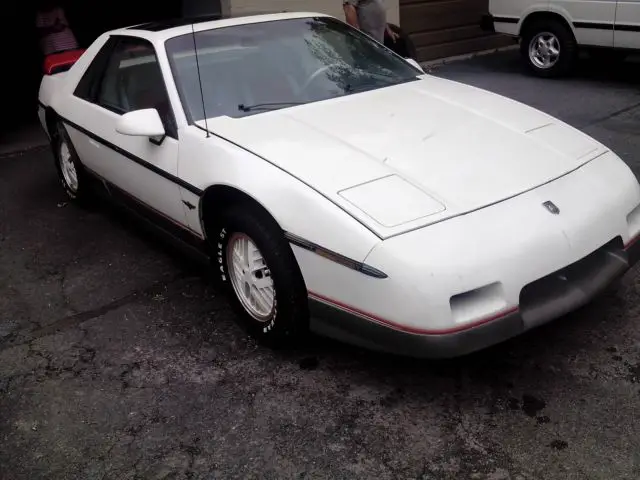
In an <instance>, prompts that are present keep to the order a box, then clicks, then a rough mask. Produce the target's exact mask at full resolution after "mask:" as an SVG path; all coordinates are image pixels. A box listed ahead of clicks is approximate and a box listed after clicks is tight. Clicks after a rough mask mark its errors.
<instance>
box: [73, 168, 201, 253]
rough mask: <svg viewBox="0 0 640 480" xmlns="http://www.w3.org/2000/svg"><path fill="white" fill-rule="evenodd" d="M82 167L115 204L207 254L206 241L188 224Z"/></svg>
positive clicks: (175, 238)
mask: <svg viewBox="0 0 640 480" xmlns="http://www.w3.org/2000/svg"><path fill="white" fill-rule="evenodd" d="M84 169H85V171H86V172H87V173H88V174H89V177H90V178H93V179H95V180H96V181H98V182H100V183H101V184H102V186H103V187H104V189H105V191H106V192H107V194H108V196H109V198H111V200H113V202H114V203H115V204H116V205H118V206H121V207H123V208H125V209H126V210H127V211H129V212H130V213H132V214H134V215H135V216H136V217H138V218H140V219H141V220H144V221H146V222H147V223H148V224H149V225H151V226H153V227H155V228H156V229H160V230H162V231H163V232H164V233H166V234H168V235H169V236H170V237H172V238H173V239H174V240H178V241H180V242H181V243H182V244H184V245H186V246H188V247H190V248H192V249H195V250H197V251H199V252H201V253H203V254H205V255H206V254H207V249H206V246H207V242H206V240H205V239H204V238H203V237H202V236H201V235H200V234H198V233H197V232H194V231H193V230H191V229H190V228H189V227H188V226H186V225H183V224H180V223H178V222H176V221H174V220H172V219H170V218H169V217H167V216H166V215H164V214H163V213H161V212H159V211H158V210H156V209H155V208H153V207H151V206H149V205H148V204H146V203H145V202H143V201H142V200H140V199H138V198H137V197H135V196H133V195H131V194H130V193H128V192H126V191H124V190H122V189H121V188H120V187H118V186H116V185H114V184H113V183H111V182H109V181H108V180H106V179H105V178H103V177H102V176H101V175H99V174H97V173H96V172H94V171H93V170H91V169H89V168H87V167H84Z"/></svg>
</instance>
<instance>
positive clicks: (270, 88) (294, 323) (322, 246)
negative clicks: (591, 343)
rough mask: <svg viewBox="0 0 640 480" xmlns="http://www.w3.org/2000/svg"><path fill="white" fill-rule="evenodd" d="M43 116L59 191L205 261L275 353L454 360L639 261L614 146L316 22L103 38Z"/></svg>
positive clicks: (181, 23)
mask: <svg viewBox="0 0 640 480" xmlns="http://www.w3.org/2000/svg"><path fill="white" fill-rule="evenodd" d="M39 100H40V110H39V113H40V118H41V121H42V125H43V126H44V128H45V130H46V131H47V132H48V134H49V136H50V139H51V144H52V146H53V151H54V154H55V159H56V165H57V168H58V171H59V176H60V179H61V181H62V185H63V186H64V188H65V190H66V192H67V194H68V195H69V196H70V197H71V198H73V199H77V200H82V199H84V198H85V197H86V196H87V195H88V194H89V193H92V192H94V191H95V185H100V186H104V187H105V189H106V191H107V192H108V193H109V195H111V197H113V198H117V199H119V200H122V201H123V202H125V204H126V205H128V206H130V207H133V208H135V209H136V211H138V212H139V213H141V214H143V215H144V218H146V219H149V220H151V221H153V222H154V223H155V224H157V225H158V226H161V227H163V228H164V230H166V231H167V232H171V233H173V234H175V236H176V237H177V238H180V239H181V240H183V241H184V242H185V243H186V244H189V245H191V246H195V247H198V248H200V249H201V250H202V251H203V252H205V253H206V254H208V256H209V257H208V258H209V259H210V260H211V261H212V263H213V265H214V268H215V269H216V271H217V272H218V275H219V277H220V278H221V279H222V281H223V283H224V284H225V285H226V288H227V289H228V291H229V293H230V294H231V299H232V301H233V302H234V303H235V304H236V305H237V306H238V307H240V311H241V313H242V316H243V318H244V319H245V320H246V325H247V326H248V327H249V329H250V331H251V332H252V333H253V334H254V335H255V336H256V337H257V338H258V339H259V340H263V341H267V342H270V343H273V344H275V345H277V344H279V343H282V342H289V341H291V340H293V339H296V338H300V336H301V335H303V334H304V333H305V332H306V331H308V330H311V331H314V332H316V333H319V334H323V335H327V336H331V337H334V338H338V339H341V340H343V341H347V342H352V343H354V344H359V345H361V346H365V347H368V348H373V349H379V350H385V351H392V352H398V353H402V354H406V355H412V356H423V357H451V356H457V355H462V354H466V353H469V352H472V351H475V350H478V349H481V348H484V347H487V346H489V345H492V344H495V343H498V342H501V341H504V340H505V339H507V338H510V337H513V336H515V335H517V334H520V333H522V332H524V331H526V330H528V329H531V328H534V327H537V326H539V325H541V324H543V323H545V322H548V321H550V320H552V319H555V318H557V317H560V316H562V315H563V314H565V313H567V312H569V311H571V310H573V309H576V308H577V307H579V306H581V305H583V304H585V303H586V302H587V301H589V300H590V299H591V298H592V297H594V296H595V295H596V294H598V293H599V292H601V291H602V290H603V289H605V288H606V287H607V286H608V285H609V284H610V283H612V282H613V281H614V280H615V279H616V278H618V277H619V276H620V275H622V274H623V273H624V272H625V271H626V270H627V269H628V268H629V267H630V266H631V265H632V264H633V263H634V262H635V261H636V260H637V258H638V250H639V248H640V242H637V243H636V242H635V240H636V238H638V235H639V233H640V186H639V185H638V182H637V180H636V178H635V176H634V175H633V174H632V172H631V171H630V169H629V168H628V167H627V165H626V164H625V163H624V162H622V161H621V160H620V159H619V158H618V157H617V156H616V155H615V154H614V153H612V152H611V151H610V150H609V149H607V148H606V147H605V146H603V145H601V144H600V143H598V142H596V141H595V140H593V139H591V138H589V137H588V136H586V135H584V134H582V133H581V132H579V131H577V130H576V129H574V128H572V127H570V126H568V125H566V124H564V123H562V122H560V121H558V120H556V119H555V118H552V117H550V116H548V115H546V114H544V113H541V112H539V111H537V110H534V109H532V108H529V107H527V106H524V105H522V104H519V103H517V102H515V101H512V100H509V99H506V98H504V97H501V96H498V95H495V94H492V93H489V92H486V91H483V90H479V89H477V88H472V87H469V86H465V85H461V84H459V83H456V82H453V81H449V80H443V79H439V78H436V77H433V76H430V75H427V74H425V73H424V72H423V71H422V70H421V69H420V68H419V66H418V65H417V64H416V63H415V62H414V61H411V60H406V59H403V58H401V57H398V56H397V55H395V54H394V53H392V52H391V51H390V50H388V49H386V48H385V47H384V46H383V45H381V44H379V43H377V42H376V41H374V40H372V39H371V38H370V37H368V36H366V35H364V34H362V33H360V32H359V31H357V30H355V29H353V28H351V27H349V26H348V25H346V24H345V23H343V22H341V21H339V20H337V19H335V18H332V17H329V16H325V15H320V14H314V13H312V14H309V13H287V14H278V15H260V16H252V17H245V18H231V19H229V18H228V19H217V20H205V19H202V20H201V21H198V22H196V23H193V21H187V20H178V21H175V22H166V23H149V24H143V25H137V26H134V27H130V28H124V29H120V30H116V31H111V32H108V33H105V34H104V35H102V36H101V37H99V38H98V39H97V40H96V41H95V42H94V43H93V44H92V45H91V47H90V48H88V49H87V50H86V52H85V53H84V54H83V55H82V56H81V57H80V58H79V59H78V60H77V61H76V62H75V63H74V64H73V66H72V67H71V68H70V69H69V70H68V71H64V72H62V73H57V74H53V75H45V77H44V78H43V81H42V84H41V88H40V93H39ZM92 179H98V182H93V180H92Z"/></svg>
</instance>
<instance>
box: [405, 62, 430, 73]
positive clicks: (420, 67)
mask: <svg viewBox="0 0 640 480" xmlns="http://www.w3.org/2000/svg"><path fill="white" fill-rule="evenodd" d="M405 60H406V62H407V63H410V64H411V65H413V66H414V67H416V68H417V69H418V70H420V71H421V72H422V73H425V71H424V70H423V69H422V66H421V65H420V64H419V63H418V62H416V61H415V60H414V59H413V58H405Z"/></svg>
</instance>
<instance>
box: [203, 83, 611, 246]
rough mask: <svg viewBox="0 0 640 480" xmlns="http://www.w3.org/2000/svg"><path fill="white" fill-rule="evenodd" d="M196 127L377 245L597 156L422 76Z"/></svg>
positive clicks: (537, 121)
mask: <svg viewBox="0 0 640 480" xmlns="http://www.w3.org/2000/svg"><path fill="white" fill-rule="evenodd" d="M207 124H208V125H207V126H208V128H209V130H211V131H212V132H213V133H215V134H217V135H220V136H222V137H224V138H226V139H228V140H231V141H233V142H234V143H237V144H239V145H241V146H242V147H243V148H246V149H248V150H250V151H252V152H253V153H255V154H257V155H260V156H261V157H263V158H264V159H266V160H267V161H269V162H271V163H274V164H276V165H277V166H278V167H280V168H282V169H283V170H285V171H287V172H289V173H290V174H291V175H293V176H295V177H297V178H298V179H300V180H301V181H303V182H305V183H306V184H308V185H309V186H311V187H313V188H314V189H316V190H318V191H319V192H321V193H322V194H323V195H324V196H326V197H328V198H330V199H331V200H332V201H334V202H336V203H337V204H339V205H340V206H341V207H342V208H343V209H345V210H347V211H348V212H349V213H351V214H352V215H353V216H355V217H356V218H358V219H359V220H360V221H361V222H362V223H365V224H366V225H367V226H368V227H369V228H370V229H372V230H373V231H375V232H376V233H377V234H378V235H379V236H381V237H382V238H385V237H388V236H392V235H396V234H398V233H402V232H404V231H408V230H413V229H415V228H419V227H421V226H426V225H429V224H431V223H434V222H438V221H442V220H444V219H447V218H450V217H452V216H457V215H461V214H464V213H467V212H470V211H473V210H477V209H480V208H483V207H485V206H488V205H491V204H494V203H497V202H500V201H502V200H505V199H508V198H510V197H513V196H515V195H518V194H520V193H523V192H525V191H528V190H531V189H533V188H536V187H538V186H540V185H543V184H545V183H548V182H550V181H552V180H554V179H556V178H558V177H560V176H563V175H565V174H567V173H568V172H571V171H572V170H575V169H577V168H579V167H580V166H581V165H583V164H585V163H586V162H588V161H589V160H591V159H593V158H595V157H596V156H598V155H600V154H602V153H603V152H605V151H606V150H607V149H606V148H605V147H604V146H603V145H601V144H599V143H598V142H596V141H595V140H593V139H591V138H590V137H588V136H586V135H584V134H582V133H581V132H579V131H578V130H576V129H574V128H572V127H570V126H568V125H566V124H564V123H562V122H560V121H558V120H557V119H555V118H553V117H550V116H549V115H546V114H544V113H542V112H540V111H538V110H535V109H533V108H530V107H528V106H525V105H523V104H520V103H518V102H516V101H513V100H510V99H507V98H505V97H502V96H499V95H496V94H493V93H489V92H487V91H484V90H480V89H477V88H474V87H470V86H467V85H463V84H460V83H457V82H453V81H450V80H445V79H439V78H436V77H432V76H429V75H425V76H423V77H421V78H420V79H419V80H417V81H415V82H409V83H405V84H401V85H396V86H392V87H387V88H383V89H379V90H375V91H369V92H364V93H359V94H353V95H349V96H344V97H340V98H337V99H332V100H327V101H322V102H316V103H312V104H307V105H302V106H298V107H293V108H287V109H281V110H276V111H272V112H267V113H262V114H257V115H252V116H248V117H244V118H237V119H233V118H229V117H217V118H211V119H208V121H207ZM202 126H204V124H203V123H202Z"/></svg>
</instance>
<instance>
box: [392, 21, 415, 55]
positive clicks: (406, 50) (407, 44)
mask: <svg viewBox="0 0 640 480" xmlns="http://www.w3.org/2000/svg"><path fill="white" fill-rule="evenodd" d="M389 28H390V29H391V31H393V32H394V33H395V34H396V35H398V39H397V40H396V41H395V42H394V41H393V40H391V37H389V35H387V33H386V31H385V34H384V46H385V47H387V48H388V49H390V50H393V51H394V52H395V53H396V54H397V55H400V56H401V57H402V58H412V59H413V60H416V61H417V60H418V54H417V51H416V46H415V44H414V43H413V40H411V37H409V35H407V34H406V33H405V32H404V31H403V30H402V29H401V28H400V27H399V26H397V25H393V24H391V23H390V24H389Z"/></svg>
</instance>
